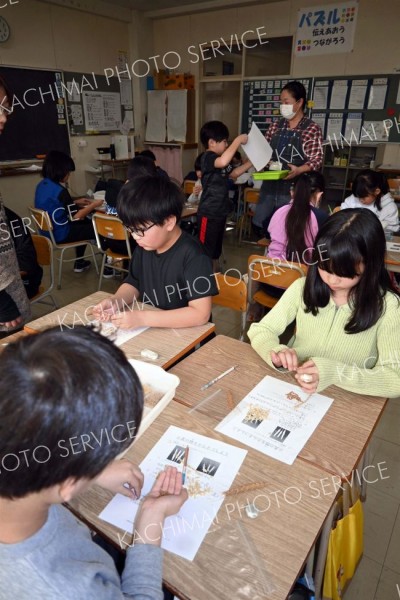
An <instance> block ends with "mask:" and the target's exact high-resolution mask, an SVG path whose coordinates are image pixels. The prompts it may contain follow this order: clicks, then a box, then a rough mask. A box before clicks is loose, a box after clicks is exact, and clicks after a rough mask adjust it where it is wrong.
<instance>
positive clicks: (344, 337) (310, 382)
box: [248, 209, 400, 397]
mask: <svg viewBox="0 0 400 600" xmlns="http://www.w3.org/2000/svg"><path fill="white" fill-rule="evenodd" d="M385 251H386V244H385V235H384V232H383V229H382V225H381V223H380V222H379V220H378V218H377V217H376V216H375V215H374V214H373V213H372V212H371V211H368V210H364V209H346V210H342V211H340V212H337V213H335V214H334V215H332V216H331V217H330V218H329V219H328V220H327V221H326V222H325V223H324V225H323V226H322V227H321V229H320V230H319V233H318V235H317V237H316V239H315V248H314V250H313V258H312V260H311V266H310V267H309V270H308V274H307V277H306V278H302V279H298V280H297V281H295V282H294V283H293V284H292V285H291V286H290V287H289V288H288V290H287V291H286V292H285V293H284V295H283V296H282V298H281V299H280V301H279V302H278V303H277V304H276V305H275V306H274V308H273V309H272V310H271V311H270V312H269V313H268V314H267V315H266V316H265V317H264V319H262V321H260V323H254V324H253V325H252V326H251V327H250V329H249V334H248V335H249V338H250V341H251V345H252V346H253V348H254V349H255V350H256V352H258V354H259V355H260V356H261V357H262V358H263V359H264V360H265V361H266V362H267V363H268V364H269V365H270V366H271V367H274V368H276V369H287V370H288V371H293V372H294V373H295V378H296V379H297V381H298V383H299V385H300V386H301V387H302V388H303V390H304V391H306V392H308V393H313V392H315V391H320V390H323V389H324V388H326V387H327V386H329V385H338V386H339V387H342V388H343V389H345V390H349V391H351V392H357V393H363V394H369V395H378V396H388V397H395V396H400V349H399V348H400V342H399V340H400V302H399V298H398V296H397V295H396V292H395V291H394V290H393V289H392V286H391V283H390V279H389V275H388V273H387V271H386V269H385V263H384V260H385ZM293 321H296V333H295V335H294V337H293V338H292V339H291V340H290V342H289V344H288V345H287V346H286V345H284V344H280V343H279V335H281V334H282V333H283V332H284V331H285V329H286V327H287V326H288V325H290V323H292V322H293Z"/></svg>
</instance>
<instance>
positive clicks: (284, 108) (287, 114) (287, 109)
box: [279, 104, 297, 120]
mask: <svg viewBox="0 0 400 600" xmlns="http://www.w3.org/2000/svg"><path fill="white" fill-rule="evenodd" d="M293 106H294V105H293V104H280V105H279V110H280V113H281V115H282V117H284V118H285V119H289V120H290V119H293V117H295V116H296V114H297V110H296V112H293Z"/></svg>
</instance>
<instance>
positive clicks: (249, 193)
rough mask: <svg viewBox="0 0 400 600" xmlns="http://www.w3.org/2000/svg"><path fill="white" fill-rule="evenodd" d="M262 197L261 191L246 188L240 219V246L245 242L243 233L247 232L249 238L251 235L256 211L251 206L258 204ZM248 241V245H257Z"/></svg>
mask: <svg viewBox="0 0 400 600" xmlns="http://www.w3.org/2000/svg"><path fill="white" fill-rule="evenodd" d="M259 197H260V190H255V189H253V188H246V189H245V190H244V194H243V214H242V216H241V217H240V229H239V244H241V243H242V240H243V232H246V233H247V234H248V235H249V237H250V234H251V219H252V218H253V217H254V210H253V209H252V208H251V207H250V204H257V203H258V200H259ZM243 241H246V242H247V243H248V244H255V242H251V241H249V240H243Z"/></svg>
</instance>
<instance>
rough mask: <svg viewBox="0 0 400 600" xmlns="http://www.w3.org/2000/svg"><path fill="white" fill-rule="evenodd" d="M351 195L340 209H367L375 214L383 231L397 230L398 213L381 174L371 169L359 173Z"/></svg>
mask: <svg viewBox="0 0 400 600" xmlns="http://www.w3.org/2000/svg"><path fill="white" fill-rule="evenodd" d="M351 191H352V194H351V196H348V197H347V198H346V199H345V200H344V202H342V204H341V205H340V208H368V209H369V210H371V211H372V212H373V213H375V214H376V216H377V217H378V219H379V220H380V222H381V223H382V227H383V229H384V230H385V231H387V232H389V231H391V232H395V231H398V229H399V212H398V209H397V206H396V203H395V201H394V200H393V198H392V196H391V194H390V192H389V185H388V182H387V179H386V177H385V175H384V174H383V173H377V172H376V171H373V170H372V169H364V170H363V171H360V172H359V173H358V174H357V176H356V177H355V179H354V181H353V185H352V188H351Z"/></svg>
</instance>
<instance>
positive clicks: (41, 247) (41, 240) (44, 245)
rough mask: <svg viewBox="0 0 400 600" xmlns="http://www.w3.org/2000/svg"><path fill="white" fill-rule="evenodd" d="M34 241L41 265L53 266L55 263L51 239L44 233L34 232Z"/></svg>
mask: <svg viewBox="0 0 400 600" xmlns="http://www.w3.org/2000/svg"><path fill="white" fill-rule="evenodd" d="M32 242H33V245H34V246H35V250H36V257H37V261H38V263H39V265H40V266H41V267H48V266H51V265H52V264H53V246H52V243H51V242H50V240H49V239H48V238H47V237H44V235H36V234H32Z"/></svg>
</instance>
